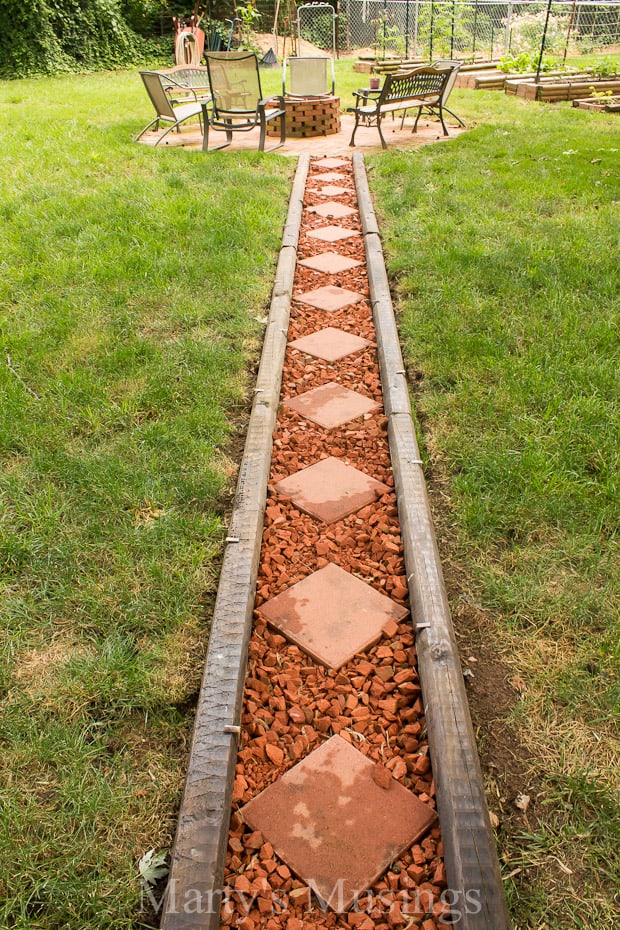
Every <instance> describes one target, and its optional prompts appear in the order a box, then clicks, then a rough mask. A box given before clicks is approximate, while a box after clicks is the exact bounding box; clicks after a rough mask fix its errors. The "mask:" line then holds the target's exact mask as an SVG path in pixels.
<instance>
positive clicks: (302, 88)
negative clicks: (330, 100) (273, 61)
mask: <svg viewBox="0 0 620 930" xmlns="http://www.w3.org/2000/svg"><path fill="white" fill-rule="evenodd" d="M287 68H288V87H287V81H286V73H287ZM334 87H335V77H334V62H333V60H332V59H331V58H327V57H316V58H310V57H302V56H298V57H291V58H285V59H284V64H283V66H282V94H283V96H287V97H328V96H330V95H331V96H333V94H334Z"/></svg>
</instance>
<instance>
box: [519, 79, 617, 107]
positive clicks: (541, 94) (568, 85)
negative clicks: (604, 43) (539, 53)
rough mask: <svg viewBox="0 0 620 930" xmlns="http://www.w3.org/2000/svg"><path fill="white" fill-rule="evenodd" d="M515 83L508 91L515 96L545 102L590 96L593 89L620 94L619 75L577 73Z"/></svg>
mask: <svg viewBox="0 0 620 930" xmlns="http://www.w3.org/2000/svg"><path fill="white" fill-rule="evenodd" d="M515 84H516V87H515V89H514V90H513V89H512V88H511V90H510V92H511V93H516V95H517V97H523V98H524V99H525V100H541V101H545V102H547V103H555V102H559V101H560V100H579V99H582V98H583V97H584V96H586V95H589V96H591V95H592V91H593V90H597V91H599V92H603V91H606V90H610V91H611V92H612V94H620V77H609V78H596V77H591V76H588V75H585V74H579V75H575V76H574V77H570V78H565V79H564V80H557V78H556V79H554V78H541V79H540V80H539V81H532V80H530V81H527V80H520V81H516V82H515Z"/></svg>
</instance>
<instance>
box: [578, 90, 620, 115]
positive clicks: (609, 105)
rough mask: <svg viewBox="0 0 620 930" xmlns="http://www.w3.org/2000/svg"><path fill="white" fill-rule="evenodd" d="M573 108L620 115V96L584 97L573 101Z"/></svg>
mask: <svg viewBox="0 0 620 930" xmlns="http://www.w3.org/2000/svg"><path fill="white" fill-rule="evenodd" d="M573 106H574V107H577V108H578V109H579V110H600V111H601V112H602V113H620V94H616V96H612V97H603V98H601V97H584V98H583V99H582V100H573Z"/></svg>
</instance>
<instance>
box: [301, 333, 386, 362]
mask: <svg viewBox="0 0 620 930" xmlns="http://www.w3.org/2000/svg"><path fill="white" fill-rule="evenodd" d="M289 345H290V346H291V348H293V349H299V350H300V351H301V352H305V353H306V354H307V355H313V356H314V357H315V358H322V359H324V360H325V361H326V362H337V361H338V360H339V359H341V358H345V357H346V356H347V355H351V354H352V353H353V352H359V350H360V349H365V348H366V346H369V345H372V343H370V342H369V341H368V340H367V339H362V338H361V337H360V336H355V335H354V334H353V333H345V332H344V331H343V330H342V329H336V328H335V327H334V326H328V327H327V328H326V329H320V330H319V331H318V332H316V333H310V335H309V336H302V338H301V339H296V340H295V341H294V342H289Z"/></svg>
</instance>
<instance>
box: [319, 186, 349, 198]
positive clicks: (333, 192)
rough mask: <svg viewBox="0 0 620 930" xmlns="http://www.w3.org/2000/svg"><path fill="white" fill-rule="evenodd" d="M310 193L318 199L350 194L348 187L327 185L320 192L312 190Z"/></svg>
mask: <svg viewBox="0 0 620 930" xmlns="http://www.w3.org/2000/svg"><path fill="white" fill-rule="evenodd" d="M311 193H313V194H318V195H319V197H338V196H339V195H340V194H352V193H353V191H352V190H351V188H350V187H338V186H337V185H336V184H328V185H327V187H322V188H321V189H320V190H313V191H312V192H311Z"/></svg>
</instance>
